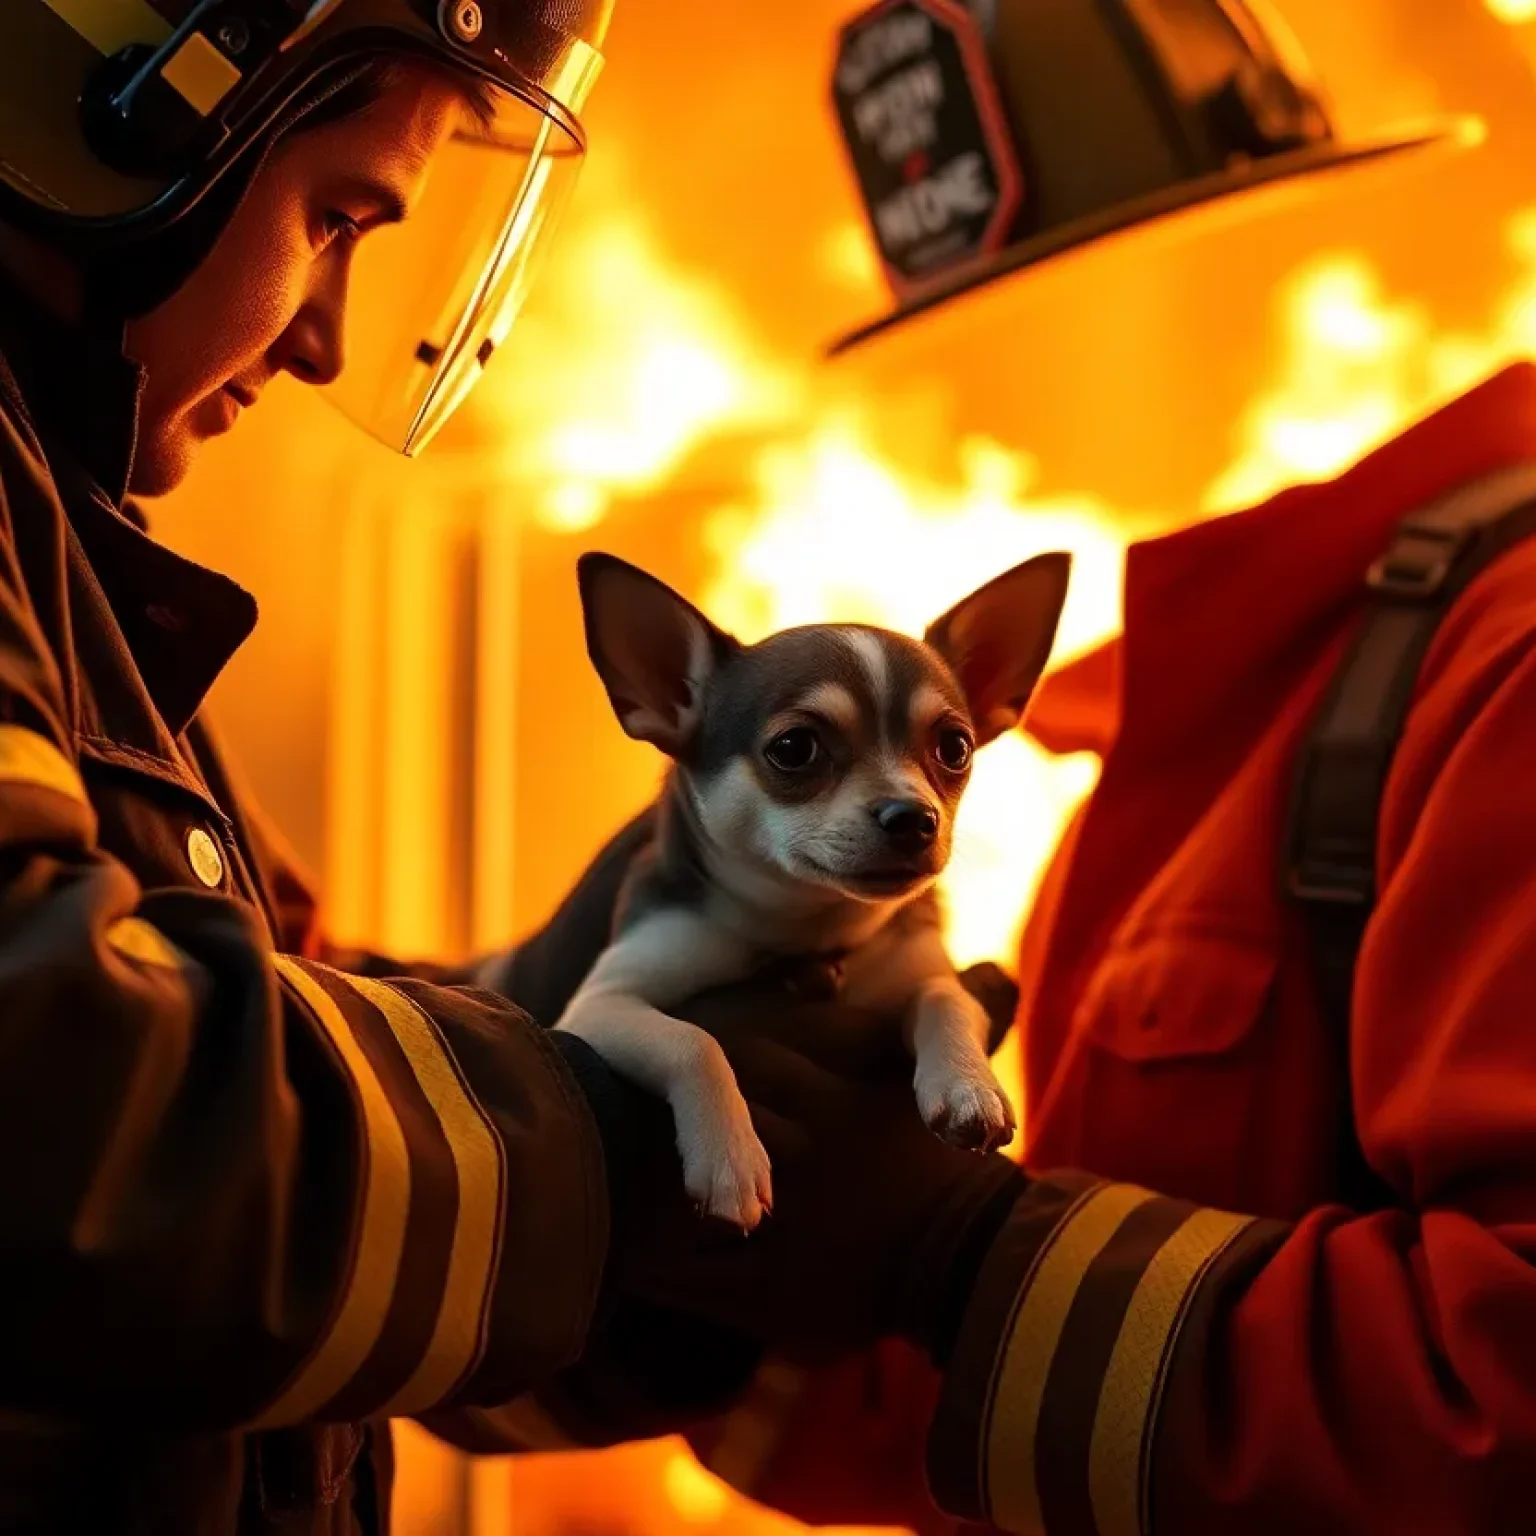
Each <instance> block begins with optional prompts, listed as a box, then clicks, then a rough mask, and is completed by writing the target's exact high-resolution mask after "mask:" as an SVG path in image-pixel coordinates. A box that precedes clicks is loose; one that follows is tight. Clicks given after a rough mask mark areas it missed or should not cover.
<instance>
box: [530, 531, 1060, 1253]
mask: <svg viewBox="0 0 1536 1536" xmlns="http://www.w3.org/2000/svg"><path fill="white" fill-rule="evenodd" d="M1070 573H1071V557H1070V556H1069V555H1066V554H1048V555H1041V556H1039V557H1038V558H1036V559H1034V560H1030V561H1028V562H1027V563H1025V564H1024V565H1020V566H1018V567H1016V568H1015V569H1014V570H1011V571H1009V572H1007V573H1006V574H1005V575H1003V576H1000V577H998V578H997V579H996V580H995V581H992V582H990V583H989V584H988V585H986V586H984V587H982V588H981V589H980V590H979V591H978V592H975V593H974V594H972V595H971V596H970V597H968V598H966V599H965V600H964V601H963V602H961V603H959V604H958V605H957V606H956V607H954V608H952V609H951V610H950V611H949V612H948V613H946V614H945V615H944V616H943V617H942V618H941V619H939V620H938V621H937V622H936V623H935V624H934V625H933V626H932V627H931V628H930V629H929V630H928V632H927V634H926V636H925V637H924V641H923V643H921V644H920V643H918V642H917V641H915V640H910V639H908V638H906V637H905V636H902V635H898V634H893V633H890V632H889V631H886V630H881V629H874V628H869V627H866V626H863V625H854V624H826V625H813V626H808V627H805V628H800V629H791V630H785V631H783V632H782V633H779V634H776V635H773V636H771V637H770V638H769V639H767V640H764V641H763V642H762V643H761V644H758V645H752V646H747V645H742V644H741V643H740V642H738V641H736V640H734V639H732V638H731V637H730V636H729V635H727V634H725V633H724V632H723V631H721V630H719V629H717V628H716V627H715V626H714V625H713V624H712V623H710V621H709V620H708V619H707V618H705V617H704V615H703V614H702V613H700V612H699V611H698V610H697V609H696V608H694V607H693V606H692V605H691V604H690V603H688V602H686V601H685V600H684V599H683V598H681V597H680V596H678V594H677V593H675V592H673V591H672V590H671V589H670V588H668V587H666V586H665V585H663V584H662V583H661V582H659V581H657V580H656V579H655V578H654V577H651V576H649V575H647V574H646V573H645V572H644V571H641V570H638V569H636V568H635V567H634V566H632V565H628V564H626V563H625V562H624V561H622V560H618V559H616V558H614V557H613V556H611V555H601V554H589V555H585V556H583V557H582V559H581V560H580V562H579V563H578V576H579V581H580V586H581V596H582V605H583V609H584V612H585V621H586V637H587V649H588V652H589V654H590V656H591V658H592V661H593V664H594V665H595V667H596V669H597V672H598V675H599V677H600V678H601V679H602V682H603V684H604V686H605V688H606V689H607V691H608V697H609V699H610V701H611V702H612V704H613V708H614V711H615V713H616V714H617V715H618V718H619V723H620V724H621V725H622V726H623V728H624V730H625V731H626V732H627V733H628V734H629V735H630V736H632V737H634V738H635V739H637V740H640V741H647V742H650V743H652V744H653V745H654V746H656V747H659V748H660V749H661V751H663V752H664V753H666V754H667V755H668V756H669V757H670V758H671V759H672V764H673V766H672V769H671V771H670V773H669V775H668V778H667V781H666V785H665V788H664V789H663V791H662V797H661V805H660V812H661V814H660V816H659V818H658V831H657V834H656V838H655V841H654V842H653V844H652V846H651V847H650V849H649V850H648V853H647V854H646V855H644V856H642V858H641V860H640V861H639V863H638V864H637V866H636V869H635V871H634V872H633V873H632V875H631V878H630V880H629V882H628V883H627V886H626V889H625V892H624V894H623V895H622V896H621V898H620V903H619V909H618V911H617V912H616V914H615V925H614V939H613V942H612V944H611V945H610V946H609V948H608V949H607V950H606V951H605V952H604V953H603V954H602V956H601V957H600V958H599V959H598V962H597V964H596V965H595V966H594V967H593V969H592V971H591V973H590V974H589V975H588V976H587V978H586V980H585V981H584V982H583V984H582V985H581V987H580V988H579V989H578V991H577V992H576V994H575V996H574V997H573V998H572V1000H571V1002H570V1005H569V1007H568V1008H567V1009H566V1011H565V1013H564V1014H563V1015H562V1017H561V1018H560V1020H559V1021H558V1023H557V1024H556V1028H558V1029H566V1030H570V1031H571V1032H572V1033H573V1034H576V1035H579V1036H580V1037H581V1038H582V1039H584V1040H586V1041H587V1042H588V1043H589V1044H590V1045H592V1046H593V1047H594V1049H596V1050H597V1052H598V1053H599V1054H600V1055H601V1056H602V1057H604V1059H605V1060H606V1061H607V1062H608V1063H609V1064H610V1065H611V1066H612V1067H613V1068H614V1069H615V1070H616V1071H618V1072H620V1073H622V1074H623V1075H625V1076H627V1077H629V1078H630V1079H631V1080H632V1081H634V1082H637V1083H639V1084H640V1085H641V1086H643V1087H645V1088H648V1089H650V1090H651V1091H653V1092H655V1093H657V1094H659V1095H661V1096H662V1097H664V1098H665V1099H666V1100H667V1102H668V1103H669V1104H670V1106H671V1109H672V1113H673V1117H674V1120H675V1122H676V1128H677V1146H678V1151H679V1152H680V1154H681V1156H682V1163H683V1174H684V1179H685V1181H686V1184H687V1188H688V1192H689V1194H690V1195H691V1196H692V1197H693V1199H694V1201H695V1202H696V1204H697V1205H699V1206H700V1208H701V1209H703V1210H704V1211H706V1212H708V1213H709V1214H711V1215H713V1216H716V1217H720V1218H722V1219H724V1220H726V1221H730V1222H733V1223H735V1224H737V1225H738V1226H740V1227H741V1228H743V1229H744V1230H747V1231H750V1230H751V1229H752V1228H754V1227H755V1226H756V1225H757V1224H758V1222H759V1221H760V1220H761V1219H762V1216H763V1213H764V1212H765V1211H767V1210H770V1209H771V1207H772V1184H771V1179H770V1170H769V1163H768V1155H767V1153H766V1152H765V1151H764V1149H763V1147H762V1144H761V1143H760V1142H759V1140H758V1138H757V1135H756V1133H755V1132H754V1131H753V1128H752V1121H751V1118H750V1116H749V1115H748V1112H747V1105H746V1102H745V1100H744V1099H743V1098H742V1096H741V1093H740V1090H739V1089H738V1088H737V1086H736V1082H735V1079H734V1077H733V1075H732V1073H731V1069H730V1067H729V1065H728V1064H727V1062H726V1060H725V1057H724V1055H723V1053H722V1052H721V1050H720V1048H719V1046H718V1045H717V1044H716V1043H715V1041H714V1040H713V1039H711V1038H710V1036H709V1035H707V1034H705V1033H704V1031H703V1030H700V1029H698V1028H695V1027H694V1026H693V1025H691V1024H685V1023H683V1022H681V1021H680V1020H678V1019H675V1018H672V1017H670V1016H669V1015H668V1014H667V1012H666V1010H667V1009H668V1008H672V1007H676V1006H677V1005H678V1004H680V1003H682V1002H683V1001H684V1000H685V999H686V998H688V997H691V996H693V995H694V994H696V993H699V992H702V991H705V990H708V989H710V988H712V987H716V986H720V985H723V984H725V983H727V982H731V981H736V980H741V979H745V978H746V977H748V976H749V975H751V974H752V973H753V972H754V971H756V970H758V969H760V968H761V967H762V966H764V965H765V964H767V963H770V962H772V961H774V960H775V959H778V958H781V957H791V956H801V955H805V956H821V955H837V956H839V957H840V958H841V960H842V962H843V977H844V982H843V989H842V996H843V997H844V998H845V999H846V1000H847V1001H848V1002H849V1003H851V1004H854V1005H855V1006H858V1007H862V1008H867V1009H873V1010H879V1011H882V1012H884V1011H889V1012H890V1013H892V1014H893V1015H894V1014H898V1013H899V1014H900V1015H901V1017H902V1018H903V1019H904V1021H905V1024H904V1038H905V1041H906V1044H907V1047H908V1049H909V1050H910V1051H911V1053H912V1055H913V1057H914V1059H915V1061H916V1075H915V1080H914V1086H915V1089H916V1095H917V1102H918V1107H919V1109H920V1111H921V1113H922V1116H923V1118H924V1120H925V1121H926V1123H927V1124H928V1125H929V1126H930V1127H931V1128H932V1129H933V1130H934V1131H935V1132H937V1133H938V1134H939V1135H941V1136H943V1137H944V1138H945V1139H946V1140H947V1141H949V1142H952V1143H954V1144H955V1145H958V1146H963V1147H970V1148H975V1149H978V1150H986V1149H990V1148H992V1147H994V1146H999V1145H1006V1144H1007V1143H1008V1142H1009V1141H1011V1140H1012V1138H1013V1131H1014V1120H1013V1114H1012V1111H1011V1109H1010V1107H1009V1104H1008V1099H1007V1096H1006V1095H1005V1094H1004V1092H1003V1090H1002V1088H1001V1087H1000V1086H999V1084H998V1082H997V1079H996V1077H995V1076H994V1075H993V1072H992V1068H991V1066H990V1064H989V1063H988V1060H987V1051H986V1045H987V1035H988V1027H989V1026H988V1020H987V1017H986V1015H985V1013H984V1012H983V1010H982V1008H981V1005H980V1004H979V1003H977V1002H976V1001H975V1000H974V999H973V998H972V997H971V996H970V994H969V993H968V992H966V991H965V989H964V988H963V987H962V986H961V985H960V983H959V981H958V980H957V979H956V976H955V971H954V967H953V966H952V965H951V963H950V960H949V957H948V955H947V953H946V952H945V948H944V943H943V938H942V934H941V923H940V911H939V906H938V901H937V897H936V895H935V892H934V889H933V887H934V882H935V881H936V880H937V879H938V877H939V876H940V875H941V874H942V873H943V871H944V868H945V865H946V864H947V862H948V860H949V852H950V840H951V834H952V829H953V826H954V816H955V810H956V807H957V806H958V805H959V803H960V797H961V794H962V793H963V791H964V789H965V786H966V782H967V779H968V778H969V775H970V770H971V760H972V756H973V754H974V753H975V751H976V749H977V748H978V747H982V746H985V745H986V744H987V743H988V742H990V741H992V740H994V739H995V738H996V737H998V736H1000V735H1001V734H1002V733H1003V732H1004V731H1008V730H1011V729H1013V728H1014V727H1015V726H1017V725H1018V723H1019V721H1020V719H1021V717H1022V715H1023V713H1024V709H1025V706H1026V705H1027V704H1028V702H1029V699H1030V695H1031V694H1032V693H1033V691H1034V688H1035V684H1036V682H1037V681H1038V680H1039V677H1040V674H1041V672H1042V671H1043V670H1044V668H1045V664H1046V661H1047V659H1048V657H1049V656H1050V652H1051V647H1052V644H1053V642H1054V640H1055V636H1056V626H1057V622H1058V620H1059V618H1060V616H1061V609H1062V604H1063V602H1064V601H1065V598H1066V593H1067V584H1068V580H1069V577H1070Z"/></svg>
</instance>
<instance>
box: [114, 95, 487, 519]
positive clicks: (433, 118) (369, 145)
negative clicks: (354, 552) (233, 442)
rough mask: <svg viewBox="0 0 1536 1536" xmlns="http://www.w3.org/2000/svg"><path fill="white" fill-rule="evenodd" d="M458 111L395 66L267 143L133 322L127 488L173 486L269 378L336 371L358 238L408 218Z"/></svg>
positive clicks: (160, 490)
mask: <svg viewBox="0 0 1536 1536" xmlns="http://www.w3.org/2000/svg"><path fill="white" fill-rule="evenodd" d="M461 110H462V105H461V101H460V98H459V96H458V94H457V93H456V92H455V91H454V90H453V88H452V87H451V86H450V85H448V84H446V83H445V82H443V81H441V80H439V79H436V78H435V77H432V76H429V75H425V74H422V75H416V74H413V73H403V74H402V76H401V77H400V78H399V79H397V80H395V81H393V82H392V83H391V84H390V85H389V87H388V88H387V89H386V90H385V91H384V92H383V93H382V94H381V96H380V98H379V99H378V100H377V101H376V102H374V103H373V104H371V105H370V106H368V107H367V108H366V109H365V110H364V111H361V112H359V113H357V114H356V115H354V116H352V117H349V118H345V119H342V120H340V121H338V122H335V123H330V124H326V125H325V126H323V127H317V128H314V129H311V130H310V131H308V132H303V133H296V134H293V135H291V136H290V137H288V138H287V139H286V140H284V141H283V143H281V144H280V145H279V146H278V147H277V149H276V150H275V151H274V152H273V154H272V155H271V156H270V157H269V159H268V160H267V162H266V164H265V165H264V166H263V167H262V169H261V171H260V172H259V173H258V174H257V176H256V177H255V179H254V181H253V182H252V184H251V188H250V191H249V193H248V194H247V196H246V198H245V201H244V202H243V203H242V204H241V206H240V209H239V211H238V212H237V213H236V214H235V216H234V218H233V219H231V221H230V223H229V225H228V227H227V228H226V229H225V231H224V233H223V235H222V236H221V237H220V239H219V242H218V244H217V245H216V246H215V247H214V248H213V250H212V252H211V253H210V254H209V256H208V258H207V260H205V261H204V262H203V264H202V265H201V266H200V267H199V268H198V269H197V271H196V272H194V273H193V275H192V277H191V278H190V279H189V280H188V281H187V282H186V283H185V284H184V285H183V286H182V287H181V288H180V289H179V290H178V291H177V292H176V293H175V294H174V295H173V296H172V297H171V298H170V299H169V300H167V301H166V303H164V304H163V305H161V307H160V308H159V309H157V310H154V311H153V312H152V313H150V314H148V315H146V316H145V317H143V318H142V319H140V320H136V321H134V322H133V323H132V324H131V325H130V327H129V330H128V347H127V350H128V351H129V353H130V354H131V355H132V356H133V357H134V358H136V359H137V360H138V361H139V362H140V363H142V364H143V365H144V367H145V371H146V376H147V377H146V383H145V389H144V397H143V403H142V407H141V412H140V422H139V444H138V452H137V456H136V459H135V467H134V478H133V490H134V491H135V492H137V493H138V494H139V495H142V496H158V495H162V494H164V493H165V492H166V491H169V490H170V489H172V487H174V486H175V485H176V484H177V483H178V482H179V481H180V480H181V479H182V478H183V476H185V474H186V473H187V470H188V469H189V468H190V467H191V464H192V460H193V458H194V456H195V455H196V453H197V450H198V448H199V446H200V445H201V444H202V443H204V442H206V441H207V440H208V439H209V438H210V437H216V436H218V435H219V434H221V433H223V432H227V431H228V430H229V429H230V428H231V427H232V426H233V425H234V424H235V422H236V421H237V420H238V419H239V417H240V415H241V413H242V412H244V411H246V410H248V409H250V407H251V406H253V405H255V404H256V402H257V401H258V400H259V399H260V398H261V394H262V391H263V390H264V389H265V388H266V387H267V385H268V384H269V383H270V382H271V381H272V380H273V379H274V378H275V377H276V376H277V375H278V374H280V373H290V374H292V375H293V376H294V377H295V378H297V379H299V380H301V381H302V382H304V383H308V384H328V383H330V382H331V381H332V380H334V379H335V378H336V377H337V375H338V374H339V373H340V372H341V370H342V367H343V365H344V361H345V359H344V357H343V351H342V339H343V334H344V321H345V316H346V306H347V286H348V279H349V274H350V267H351V262H352V256H353V252H354V251H355V249H356V247H357V243H358V242H359V241H360V240H364V239H367V237H368V233H369V231H370V230H372V229H374V228H377V227H378V226H379V225H381V224H385V223H389V222H391V221H393V220H396V219H399V218H401V217H404V216H406V215H407V214H408V212H409V210H410V208H411V205H412V202H413V200H414V197H415V194H416V192H417V190H418V189H419V187H420V184H421V182H422V179H423V177H424V176H425V174H426V170H427V167H428V165H429V163H430V161H431V159H432V157H433V155H434V154H435V153H436V151H437V150H438V148H439V147H440V146H441V145H442V144H443V143H444V141H445V140H446V139H447V138H448V136H449V134H450V133H451V132H452V129H453V127H454V124H455V123H456V121H457V120H458V114H459V113H460V111H461Z"/></svg>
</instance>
